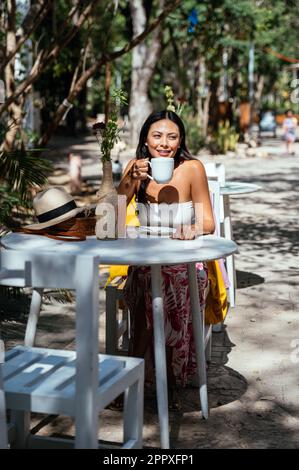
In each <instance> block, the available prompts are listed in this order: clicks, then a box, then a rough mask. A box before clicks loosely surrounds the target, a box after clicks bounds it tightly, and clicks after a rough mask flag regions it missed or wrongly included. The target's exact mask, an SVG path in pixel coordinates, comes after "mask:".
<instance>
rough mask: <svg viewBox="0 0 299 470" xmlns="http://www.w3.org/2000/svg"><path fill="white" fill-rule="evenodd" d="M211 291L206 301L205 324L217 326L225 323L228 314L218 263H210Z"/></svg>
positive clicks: (224, 288)
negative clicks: (222, 322)
mask: <svg viewBox="0 0 299 470" xmlns="http://www.w3.org/2000/svg"><path fill="white" fill-rule="evenodd" d="M207 265H208V278H209V284H210V289H209V293H208V296H207V300H206V307H205V322H206V323H208V324H211V325H215V324H216V323H219V322H221V321H223V320H224V319H225V317H226V314H227V309H228V305H227V293H226V287H225V284H224V281H223V277H222V274H221V269H220V267H219V263H218V261H208V262H207Z"/></svg>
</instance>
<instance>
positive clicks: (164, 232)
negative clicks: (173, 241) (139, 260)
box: [138, 226, 175, 238]
mask: <svg viewBox="0 0 299 470" xmlns="http://www.w3.org/2000/svg"><path fill="white" fill-rule="evenodd" d="M138 233H139V234H140V235H146V236H153V237H166V238H169V237H170V236H171V235H173V234H174V233H175V228H172V227H156V226H150V227H147V226H140V227H139V229H138Z"/></svg>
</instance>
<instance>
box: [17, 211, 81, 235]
mask: <svg viewBox="0 0 299 470" xmlns="http://www.w3.org/2000/svg"><path fill="white" fill-rule="evenodd" d="M85 209H86V207H77V208H76V209H72V210H71V211H69V212H66V213H65V214H62V215H60V216H59V217H56V218H55V219H52V220H48V221H47V222H43V223H41V224H40V223H38V224H32V225H25V227H24V228H26V229H30V230H42V229H44V228H48V227H53V225H57V224H59V223H60V222H64V221H65V220H68V219H71V218H72V217H75V216H76V215H77V214H79V213H80V212H83V211H84V210H85Z"/></svg>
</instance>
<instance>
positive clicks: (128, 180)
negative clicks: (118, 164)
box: [117, 170, 137, 204]
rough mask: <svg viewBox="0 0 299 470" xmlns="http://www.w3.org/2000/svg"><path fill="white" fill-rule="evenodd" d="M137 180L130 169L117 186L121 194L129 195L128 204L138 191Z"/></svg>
mask: <svg viewBox="0 0 299 470" xmlns="http://www.w3.org/2000/svg"><path fill="white" fill-rule="evenodd" d="M136 184H137V183H136V180H134V179H133V177H132V172H131V170H129V171H128V172H127V173H126V174H125V175H124V176H123V177H122V179H121V182H120V183H119V186H118V188H117V192H118V194H120V195H124V196H126V197H127V204H129V203H130V201H131V199H132V198H133V196H134V194H135V192H136Z"/></svg>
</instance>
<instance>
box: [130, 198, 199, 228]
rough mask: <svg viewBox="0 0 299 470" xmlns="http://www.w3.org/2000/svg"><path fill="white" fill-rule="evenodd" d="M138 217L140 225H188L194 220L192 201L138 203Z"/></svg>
mask: <svg viewBox="0 0 299 470" xmlns="http://www.w3.org/2000/svg"><path fill="white" fill-rule="evenodd" d="M137 208H138V218H139V221H140V225H141V226H147V227H150V226H153V227H157V226H162V227H177V226H179V225H190V224H193V223H194V221H195V214H194V207H193V203H192V201H187V202H178V203H172V204H166V203H161V204H158V203H146V204H140V203H139V204H138V206H137Z"/></svg>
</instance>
